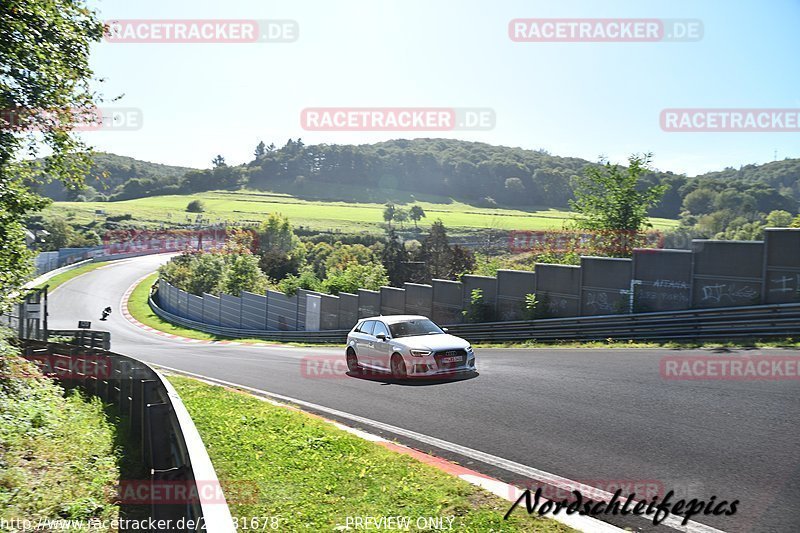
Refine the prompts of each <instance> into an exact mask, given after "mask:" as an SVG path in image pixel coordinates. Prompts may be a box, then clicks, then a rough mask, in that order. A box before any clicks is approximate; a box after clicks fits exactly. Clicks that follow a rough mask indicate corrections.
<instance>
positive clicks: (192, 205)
mask: <svg viewBox="0 0 800 533" xmlns="http://www.w3.org/2000/svg"><path fill="white" fill-rule="evenodd" d="M205 210H206V206H205V205H204V204H203V202H202V201H201V200H192V201H191V202H189V203H188V204H187V205H186V211H187V212H188V213H202V212H204V211H205Z"/></svg>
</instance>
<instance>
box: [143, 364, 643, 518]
mask: <svg viewBox="0 0 800 533" xmlns="http://www.w3.org/2000/svg"><path fill="white" fill-rule="evenodd" d="M152 366H155V367H157V368H163V369H164V370H167V371H169V372H171V373H174V374H178V375H184V376H189V377H191V378H194V379H197V380H198V381H202V382H203V383H206V384H208V385H213V386H215V387H224V388H227V389H231V390H234V391H236V392H241V393H243V394H249V395H251V396H253V397H255V398H258V399H259V400H262V401H264V402H267V403H269V404H271V405H275V406H278V407H282V408H285V409H291V410H293V411H297V412H301V413H303V414H305V415H307V416H310V417H313V418H316V419H319V420H322V421H325V422H327V423H329V424H332V425H333V426H335V427H337V428H338V429H341V430H343V431H346V432H348V433H350V434H352V435H355V436H357V437H359V438H361V439H364V440H367V441H370V442H373V443H375V444H377V445H378V446H382V447H384V448H386V449H388V450H391V451H393V452H395V453H400V454H403V455H406V456H409V457H412V458H414V459H416V460H417V461H420V462H422V463H425V464H427V465H429V466H432V467H434V468H436V469H438V470H441V471H442V472H445V473H447V474H450V475H451V476H455V477H457V478H459V479H462V480H464V481H466V482H467V483H470V484H472V485H475V486H478V487H480V488H482V489H484V490H487V491H489V492H491V493H492V494H494V495H495V496H498V497H500V498H502V499H504V500H507V501H509V502H515V501H517V499H519V497H520V496H521V495H522V494H523V492H524V491H523V490H522V489H520V488H518V487H516V486H514V485H510V484H508V483H506V482H504V481H500V480H499V479H496V478H493V477H490V476H487V475H486V474H482V473H480V472H477V471H475V470H472V469H469V468H466V467H464V466H461V465H459V464H457V463H454V462H452V461H448V460H447V459H444V458H441V457H437V456H435V455H432V454H430V453H426V452H422V451H420V450H416V449H414V448H411V447H409V446H406V445H404V444H399V443H397V442H392V441H390V440H387V439H385V438H383V437H381V436H379V435H374V434H372V433H369V432H367V431H364V430H362V429H358V428H354V427H350V426H347V425H345V424H342V423H341V422H337V421H335V420H331V419H329V418H325V417H324V416H320V415H318V414H316V413H311V412H309V411H306V410H303V409H300V408H299V407H297V406H295V405H291V404H288V403H284V402H281V401H277V400H275V399H274V398H270V397H268V396H264V394H271V393H267V392H266V391H259V390H258V389H253V388H251V387H246V386H244V385H237V384H235V383H229V382H226V381H223V380H217V379H214V378H209V377H207V376H202V375H199V374H194V373H192V372H186V371H183V370H178V369H176V368H171V367H166V366H162V365H158V364H155V363H152ZM275 396H278V395H275ZM539 501H540V502H541V504H542V505H543V504H544V503H545V502H547V501H548V500H546V499H544V498H540V500H539ZM522 509H523V510H522V512H525V510H524V509H525V507H524V505H523V507H522ZM544 516H545V517H547V518H550V519H552V520H555V521H557V522H560V523H562V524H564V525H567V526H569V527H571V528H574V529H577V530H579V531H585V532H590V533H595V532H597V533H627V532H626V530H624V529H621V528H618V527H616V526H614V525H611V524H609V523H607V522H603V521H601V520H598V519H596V518H592V517H589V516H582V515H567V514H553V513H552V512H549V513H545V514H544Z"/></svg>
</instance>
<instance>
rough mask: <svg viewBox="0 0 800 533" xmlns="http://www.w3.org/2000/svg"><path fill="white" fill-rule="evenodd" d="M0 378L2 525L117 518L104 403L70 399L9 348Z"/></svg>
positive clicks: (113, 453) (3, 349)
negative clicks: (23, 521)
mask: <svg viewBox="0 0 800 533" xmlns="http://www.w3.org/2000/svg"><path fill="white" fill-rule="evenodd" d="M0 374H3V375H4V377H3V379H0V518H2V519H5V520H11V519H31V520H38V519H59V518H63V519H74V520H88V519H92V518H97V519H101V520H102V519H107V520H112V519H114V518H116V517H117V516H119V508H118V507H117V506H116V505H114V504H113V503H111V502H113V501H114V496H115V494H116V492H115V488H114V487H115V484H116V482H117V481H118V480H119V467H118V461H119V454H118V451H117V447H116V446H115V428H114V426H113V425H112V424H111V422H110V421H109V420H108V418H107V417H106V414H105V412H104V409H103V404H102V402H101V401H100V400H99V399H98V398H91V399H90V398H87V397H85V396H82V395H80V394H78V393H75V392H71V393H67V394H65V393H64V390H63V389H62V388H61V387H59V386H58V385H55V384H54V383H53V382H52V381H51V380H49V379H45V378H43V377H42V376H41V374H40V373H39V371H38V369H37V368H36V367H35V366H34V365H32V364H31V363H28V362H26V361H24V360H22V359H21V358H19V357H17V356H16V350H15V349H13V348H11V347H9V346H8V345H7V344H5V342H3V341H0ZM21 375H25V376H28V377H26V378H21V377H19V376H21ZM9 376H10V377H9ZM76 428H79V430H78V429H76Z"/></svg>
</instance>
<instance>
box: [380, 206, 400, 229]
mask: <svg viewBox="0 0 800 533" xmlns="http://www.w3.org/2000/svg"><path fill="white" fill-rule="evenodd" d="M396 211H397V208H396V207H395V206H394V204H393V203H391V202H389V203H387V204H386V207H385V208H384V210H383V220H385V221H386V222H387V223H388V224H389V226H391V225H392V220H394V214H395V212H396Z"/></svg>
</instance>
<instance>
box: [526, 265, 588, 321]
mask: <svg viewBox="0 0 800 533" xmlns="http://www.w3.org/2000/svg"><path fill="white" fill-rule="evenodd" d="M535 268H536V298H537V299H538V300H539V305H538V306H537V308H536V309H537V316H540V317H542V318H558V317H568V316H578V315H579V314H580V304H581V301H580V300H581V267H579V266H572V265H551V264H545V263H536V267H535Z"/></svg>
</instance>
